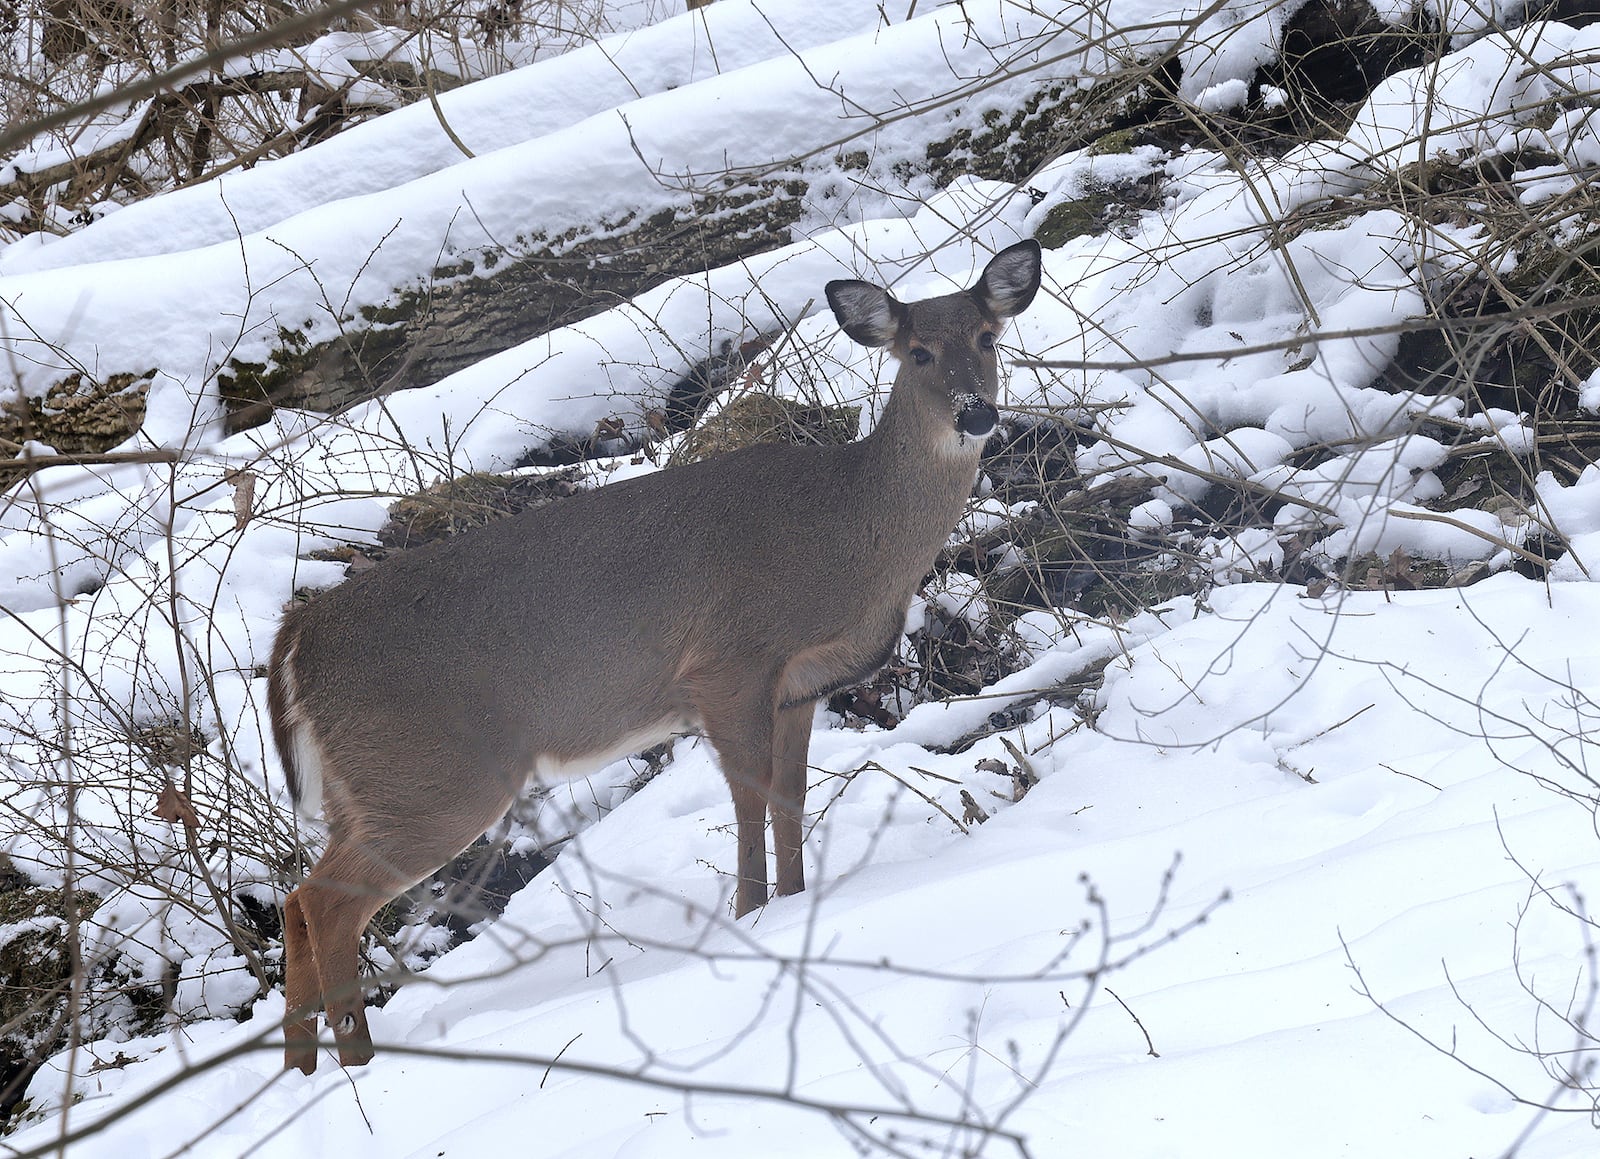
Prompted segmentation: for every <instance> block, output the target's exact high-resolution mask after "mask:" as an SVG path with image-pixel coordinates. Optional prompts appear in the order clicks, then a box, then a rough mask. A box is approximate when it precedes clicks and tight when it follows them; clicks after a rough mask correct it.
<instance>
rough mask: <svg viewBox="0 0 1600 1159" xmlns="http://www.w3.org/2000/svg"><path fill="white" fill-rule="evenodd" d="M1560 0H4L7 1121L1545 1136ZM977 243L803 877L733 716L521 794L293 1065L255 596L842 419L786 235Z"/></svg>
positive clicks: (846, 384) (1596, 518)
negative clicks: (919, 484) (330, 1046)
mask: <svg viewBox="0 0 1600 1159" xmlns="http://www.w3.org/2000/svg"><path fill="white" fill-rule="evenodd" d="M1591 7H1592V6H1591V5H1589V4H1587V3H1581V2H1577V0H1550V2H1544V3H1524V2H1522V0H1473V2H1462V3H1455V2H1454V0H1417V2H1413V0H1384V2H1377V0H1372V2H1369V0H1214V2H1212V3H1210V4H1208V5H1205V6H1203V7H1201V8H1199V9H1198V10H1197V9H1196V8H1195V7H1194V6H1188V7H1185V6H1182V5H1177V4H1174V3H1171V2H1170V0H1093V2H1091V3H1088V4H1054V3H1010V2H1005V0H965V2H963V3H950V4H941V3H925V2H922V0H907V3H905V4H901V5H898V6H894V7H893V10H891V9H890V8H888V7H885V6H883V5H881V4H879V3H876V2H866V0H838V2H835V3H828V4H813V3H804V2H802V0H755V2H749V0H716V2H715V3H710V4H706V5H703V6H700V5H697V6H696V7H695V8H694V9H693V10H687V11H686V10H685V9H684V5H683V4H682V3H681V0H680V2H670V0H609V2H608V0H565V2H562V0H551V2H541V0H464V2H463V0H450V2H444V0H418V2H416V3H399V2H396V0H384V2H382V3H373V2H370V0H368V2H359V3H352V2H348V0H346V2H340V3H336V4H333V5H330V6H325V7H318V6H312V5H309V4H303V3H301V2H300V0H291V2H290V3H280V2H276V0H275V2H273V3H263V2H260V0H235V2H233V3H224V2H223V0H206V2H205V3H195V4H176V3H169V4H162V5H157V6H152V7H148V8H139V7H135V6H130V5H120V4H111V3H101V2H100V0H49V2H42V0H19V2H18V3H17V4H15V5H13V6H12V8H11V9H10V10H8V12H3V13H0V34H3V36H4V37H5V38H6V43H7V46H8V50H9V52H10V57H9V61H10V63H9V65H8V68H7V70H5V71H4V73H3V75H0V101H3V102H4V108H5V120H4V127H3V129H0V352H3V354H4V357H5V362H4V378H3V379H0V487H3V488H4V499H3V502H0V692H3V696H0V762H3V769H0V1114H3V1115H4V1116H5V1117H4V1120H3V1121H4V1127H3V1128H0V1130H3V1131H4V1132H5V1133H4V1134H0V1153H4V1154H16V1155H36V1154H38V1155H42V1154H46V1153H69V1154H71V1155H73V1156H75V1157H76V1156H78V1155H80V1154H81V1155H84V1156H92V1155H101V1154H103V1155H106V1156H119V1157H120V1156H126V1155H129V1154H151V1155H158V1154H159V1155H166V1154H179V1153H188V1154H201V1155H219V1156H223V1155H244V1154H253V1155H277V1154H280V1153H281V1154H286V1155H287V1154H303V1153H306V1152H307V1151H308V1150H310V1151H315V1152H317V1153H321V1152H331V1151H335V1150H338V1149H343V1150H344V1151H346V1152H349V1153H352V1154H361V1155H366V1154H371V1155H385V1156H388V1155H418V1156H421V1155H440V1154H463V1155H465V1154H473V1155H478V1154H485V1153H492V1152H491V1148H493V1149H496V1150H503V1149H504V1148H506V1147H507V1146H514V1147H515V1148H517V1149H518V1150H520V1151H523V1152H526V1153H528V1154H530V1155H540V1156H575V1157H576V1156H585V1157H586V1156H602V1155H604V1156H611V1155H617V1156H623V1155H649V1156H652V1157H660V1156H665V1157H672V1156H678V1155H689V1154H694V1155H696V1156H705V1155H727V1156H740V1157H747V1156H750V1155H762V1156H769V1155H770V1156H783V1155H795V1156H807V1157H812V1156H822V1155H829V1156H831V1155H840V1156H845V1155H854V1154H874V1155H877V1154H883V1155H902V1156H904V1155H915V1156H933V1155H941V1156H945V1155H962V1156H978V1155H983V1156H996V1157H998V1156H1041V1157H1042V1156H1047V1155H1077V1154H1082V1155H1116V1156H1119V1157H1139V1156H1156V1155H1172V1154H1178V1155H1183V1156H1185V1157H1192V1159H1208V1157H1211V1156H1216V1157H1218V1159H1220V1157H1222V1156H1228V1157H1229V1159H1238V1157H1241V1156H1261V1157H1267V1156H1274V1157H1276V1156H1280V1155H1283V1154H1285V1153H1288V1152H1289V1151H1290V1150H1291V1149H1292V1150H1293V1152H1294V1153H1295V1154H1296V1155H1299V1156H1303V1157H1306V1159H1315V1157H1320V1156H1329V1157H1332V1156H1345V1155H1351V1154H1359V1155H1370V1156H1385V1155H1404V1156H1406V1157H1407V1159H1428V1157H1431V1156H1438V1157H1440V1159H1445V1157H1447V1156H1448V1157H1452V1159H1455V1157H1459V1156H1462V1155H1476V1156H1491V1155H1513V1154H1515V1155H1520V1156H1528V1157H1543V1159H1575V1157H1577V1156H1579V1155H1585V1156H1587V1155H1589V1154H1591V1153H1592V1151H1593V1148H1594V1147H1595V1144H1596V1141H1597V1136H1596V1132H1595V1120H1594V1116H1593V1110H1594V1106H1595V1099H1596V1097H1597V1095H1600V1074H1597V1071H1596V1066H1597V1060H1600V1032H1597V1023H1596V1018H1597V1017H1600V1015H1597V1013H1596V1005H1595V1004H1596V998H1597V995H1600V989H1597V987H1600V974H1597V967H1600V962H1597V960H1596V949H1595V946H1596V944H1597V940H1600V925H1597V919H1596V918H1595V916H1594V915H1593V914H1592V913H1591V911H1590V909H1589V908H1588V903H1587V901H1586V898H1587V897H1588V896H1590V895H1592V894H1593V892H1594V891H1595V889H1596V888H1597V887H1600V838H1597V832H1600V826H1597V821H1600V780H1597V777H1596V774H1595V772H1594V767H1593V764H1592V760H1591V754H1592V750H1591V749H1590V748H1589V745H1590V742H1591V737H1592V736H1593V735H1594V730H1595V728H1596V727H1600V725H1597V710H1596V704H1595V701H1596V699H1597V698H1600V696H1597V693H1596V692H1595V691H1591V690H1594V689H1596V688H1597V687H1600V638H1597V636H1596V633H1595V632H1594V631H1593V630H1592V627H1591V625H1593V624H1594V623H1595V622H1596V621H1597V618H1600V586H1597V584H1596V580H1597V579H1600V574H1597V572H1596V568H1597V566H1600V470H1597V468H1596V466H1595V459H1596V456H1597V451H1600V272H1597V252H1600V251H1597V242H1600V232H1597V231H1600V226H1597V222H1600V194H1597V193H1596V188H1597V186H1596V180H1595V178H1596V175H1597V172H1600V14H1595V13H1591V11H1590V9H1591ZM1023 238H1035V239H1037V240H1038V241H1039V242H1040V243H1041V245H1042V246H1043V247H1044V285H1043V288H1042V289H1041V291H1040V293H1039V295H1038V298H1037V300H1036V301H1035V302H1034V303H1033V304H1032V306H1031V307H1030V308H1029V309H1028V310H1027V311H1026V312H1025V313H1023V314H1022V315H1021V316H1020V317H1018V318H1016V319H1015V320H1013V321H1012V322H1011V323H1010V324H1009V325H1008V327H1007V329H1006V330H1005V333H1004V335H1003V337H1002V339H1001V342H1000V346H1001V351H1002V356H1003V366H1004V368H1003V384H1002V393H1001V398H1000V424H999V426H998V427H997V428H996V429H995V431H994V433H993V434H992V435H991V436H990V437H989V441H988V443H987V445H986V446H985V449H984V457H983V460H982V467H981V469H980V472H979V476H978V480H977V485H976V487H975V488H974V491H973V494H972V496H971V498H970V501H969V502H968V504H967V508H966V511H965V514H964V515H963V516H962V518H961V521H960V523H959V525H958V526H957V527H956V528H955V530H954V533H953V534H952V535H951V537H950V539H949V540H948V542H947V543H946V544H945V546H944V547H943V548H942V549H941V550H940V551H939V553H938V554H937V556H936V557H935V558H932V559H929V560H928V573H927V575H926V577H925V579H924V581H923V583H922V585H921V587H920V589H919V592H918V595H917V597H916V599H915V601H914V603H913V605H912V607H911V610H910V612H909V614H908V616H907V621H906V628H905V633H904V636H903V637H902V638H901V639H900V641H899V643H898V647H897V649H896V652H895V654H894V656H893V658H892V659H891V661H890V662H889V664H888V665H887V666H886V667H885V668H884V669H883V670H882V671H881V672H880V673H878V674H877V675H875V676H873V677H872V678H870V679H868V680H866V681H864V682H862V683H859V684H857V685H855V686H853V687H850V688H846V689H843V690H840V691H837V692H835V693H833V694H831V695H830V696H829V697H828V698H827V699H826V700H825V702H824V703H823V704H822V705H821V707H820V708H819V710H818V712H817V715H816V719H815V722H814V733H813V737H812V743H811V755H810V766H811V767H810V770H809V774H810V775H809V792H808V798H807V814H806V847H805V854H806V863H807V881H808V889H807V890H806V892H804V893H802V894H798V895H795V896H792V897H787V898H780V899H776V900H774V901H773V902H771V903H770V904H769V905H768V906H767V907H765V908H764V909H763V910H761V911H759V912H758V913H756V914H754V915H747V916H745V917H743V918H740V919H737V920H736V919H735V918H734V917H733V909H732V901H731V899H732V897H733V889H734V856H735V850H734V836H733V807H732V804H731V802H730V800H729V795H728V790H727V786H726V784H725V782H724V780H723V778H722V775H721V774H720V772H719V769H718V764H717V761H716V760H715V758H714V754H713V753H712V752H711V749H710V746H709V745H708V744H707V743H706V742H705V741H704V740H703V738H698V737H695V736H681V737H678V738H676V739H675V740H673V741H672V742H670V743H669V744H667V745H664V746H658V747H656V748H653V749H651V750H649V751H646V752H644V753H642V754H639V755H636V756H632V757H629V758H627V759H624V760H621V761H617V762H616V763H614V764H611V765H609V766H608V767H606V768H605V769H603V770H601V771H599V772H598V773H596V774H594V775H593V776H591V777H589V778H587V779H585V780H579V781H575V782H570V783H566V784H561V785H532V786H530V787H529V790H528V791H527V792H526V793H525V794H524V796H523V797H522V798H521V799H520V800H519V801H518V803H517V804H516V805H515V806H514V807H513V809H512V812H511V815H510V816H509V817H508V818H507V819H506V820H505V821H503V822H502V823H500V824H499V825H498V826H497V827H496V828H494V829H493V830H491V831H490V833H489V834H488V835H487V836H486V837H485V839H484V840H482V841H480V842H479V843H478V844H477V845H475V846H473V847H472V848H471V849H469V850H468V851H467V852H466V853H464V854H463V855H462V856H461V857H459V858H457V859H456V860H455V861H454V862H452V863H451V865H449V866H447V867H446V868H445V869H443V870H441V871H440V872H439V873H438V874H437V875H435V876H434V877H433V878H432V879H430V880H429V881H427V882H424V883H423V884H422V885H421V886H419V887H417V889H416V890H414V891H413V892H412V893H411V894H410V895H408V896H407V897H406V898H402V899H400V900H399V901H397V902H395V903H393V904H391V905H390V906H388V907H386V908H385V909H384V910H383V911H382V912H381V913H380V914H379V917H378V918H377V919H376V920H375V921H374V923H373V925H372V927H371V928H370V929H369V931H368V935H367V938H366V939H365V941H364V942H363V961H364V964H365V967H366V969H367V970H368V972H369V973H370V974H371V975H372V991H371V998H372V1001H373V1003H374V1004H375V1008H374V1009H373V1010H372V1011H370V1018H371V1021H372V1028H373V1034H374V1037H375V1039H376V1040H377V1045H378V1051H379V1053H378V1057H377V1059H376V1060H375V1061H374V1062H373V1063H372V1064H371V1065H369V1066H367V1067H365V1068H362V1069H351V1070H349V1071H344V1072H341V1071H340V1070H339V1069H338V1068H337V1067H334V1066H330V1065H326V1063H325V1065H324V1066H323V1068H322V1070H321V1071H320V1072H319V1073H318V1074H317V1075H316V1076H315V1077H306V1076H302V1075H301V1074H299V1073H298V1072H292V1073H290V1074H287V1075H285V1074H284V1073H283V1072H281V1071H280V1069H279V1068H280V1065H281V1057H282V1056H281V1051H282V1046H283V1034H282V1030H281V1026H280V1023H281V1020H282V1018H283V1016H284V1008H285V1006H284V997H283V978H284V962H283V959H284V946H283V918H282V905H283V900H284V898H285V896H286V895H287V893H288V891H289V890H291V889H292V888H294V886H295V885H296V884H297V883H298V882H299V880H300V879H301V877H302V876H303V874H304V873H305V871H306V870H307V868H308V867H309V866H310V865H311V864H312V863H313V862H314V861H315V860H316V857H317V855H318V853H319V851H320V850H321V848H322V847H323V844H324V842H325V840H326V833H325V831H324V830H323V828H322V826H321V825H320V824H318V823H316V822H314V821H312V822H307V821H305V820H303V819H297V818H296V816H295V815H294V812H293V810H292V808H291V807H290V803H289V795H288V790H287V787H286V784H285V780H284V770H283V768H282V767H281V765H280V762H279V759H278V756H277V754H276V752H275V750H274V748H273V746H272V744H271V742H270V740H269V739H268V729H267V722H266V665H267V661H268V657H269V653H270V649H271V644H272V640H273V636H274V633H275V631H276V628H277V624H278V621H279V618H280V616H281V615H282V613H283V611H284V610H285V608H287V607H289V606H292V605H293V604H294V603H296V602H298V601H305V600H312V599H315V598H316V597H317V594H318V593H319V592H322V591H324V590H326V589H329V588H331V587H333V586H334V585H336V584H339V583H341V582H343V581H344V580H345V579H347V578H348V577H350V576H353V575H356V574H359V573H362V572H366V571H369V570H371V569H373V568H382V567H384V566H386V564H387V563H388V561H391V560H393V559H394V558H396V557H398V556H400V555H402V554H403V553H405V552H407V551H411V550H414V549H415V548H417V547H418V546H420V545H422V544H425V543H429V542H432V541H435V540H440V539H448V538H452V537H455V536H460V535H467V534H471V533H472V529H473V528H475V527H477V526H479V525H481V524H485V523H488V522H492V521H496V520H500V519H503V518H506V517H508V516H511V515H514V514H515V513H517V512H519V511H523V510H527V509H529V508H531V507H539V506H543V505H547V504H556V503H563V502H565V501H567V500H568V499H569V498H570V497H571V496H573V495H575V494H579V493H583V492H586V491H590V490H593V489H596V488H601V487H605V486H608V485H610V484H612V483H615V482H618V481H621V480H624V479H629V478H634V477H638V476H641V475H646V474H652V473H656V472H671V471H674V470H678V469H680V468H681V467H682V466H683V465H684V464H686V463H689V462H692V461H695V460H699V459H703V458H706V457H708V456H711V455H716V454H720V453H724V452H726V451H728V450H730V449H733V448H737V447H741V446H745V445H748V444H750V443H754V442H764V441H787V442H799V443H841V442H846V441H849V440H853V439H856V438H860V437H862V436H864V435H866V434H868V433H870V432H871V431H872V430H873V429H874V428H875V426H876V424H877V423H878V421H879V420H880V418H881V417H882V414H883V405H884V400H885V399H886V397H887V386H888V384H889V382H890V381H891V380H892V379H893V377H894V374H895V370H896V367H895V365H894V362H893V360H892V359H888V358H885V357H884V356H883V355H882V354H881V353H880V352H876V351H869V350H866V349H864V348H863V347H861V346H858V345H856V344H854V343H852V342H851V341H850V340H849V339H848V338H847V337H845V336H844V335H843V334H841V333H840V332H839V327H838V325H837V324H836V322H835V320H834V318H833V317H832V315H831V314H830V312H829V309H828V306H827V302H826V300H825V298H824V293H823V286H824V285H825V284H826V283H827V282H828V281H830V280H832V279H838V278H862V279H867V280H870V281H872V282H875V283H877V284H880V285H884V286H887V287H889V288H890V289H891V290H892V292H893V293H894V294H895V295H896V296H898V297H899V298H901V299H902V300H906V301H910V300H914V299H918V298H923V297H927V296H930V295H935V294H941V293H946V292H949V291H951V290H953V289H957V288H959V287H961V286H966V285H969V284H971V282H972V280H973V278H974V277H975V276H976V274H977V272H978V271H980V270H982V269H983V268H984V265H985V263H986V262H987V261H988V260H989V258H990V257H991V256H992V255H993V254H994V253H996V252H998V251H1000V250H1002V249H1003V248H1004V247H1006V246H1008V245H1010V244H1012V243H1014V242H1016V241H1018V240H1020V239H1023ZM864 498H865V500H866V501H867V502H868V503H870V502H873V501H875V500H876V498H877V497H875V496H867V497H864ZM889 501H890V500H889V498H888V497H887V496H885V497H883V502H884V503H888V502H889ZM714 517H715V516H714V513H708V514H706V515H705V516H704V518H707V519H710V518H714ZM696 518H700V516H698V514H697V516H696ZM694 526H695V520H694V519H690V520H687V521H686V522H685V525H684V527H683V529H682V534H684V535H692V534H694ZM559 547H560V545H553V546H552V550H555V551H559ZM608 558H610V556H609V555H608ZM780 571H781V569H779V568H774V574H773V575H772V584H773V585H782V583H783V580H784V578H785V577H784V576H783V575H782V574H778V573H779V572H780ZM630 574H631V573H630ZM495 578H496V579H497V581H498V582H500V583H501V584H505V583H507V582H513V583H514V582H515V580H514V578H513V579H511V580H508V579H507V577H505V576H500V577H495ZM633 606H634V601H632V600H622V601H620V602H618V601H597V604H596V606H594V607H593V608H592V610H591V613H590V614H591V615H592V618H593V624H594V625H595V628H594V630H595V631H597V632H598V631H601V630H614V625H615V624H616V623H618V622H621V623H624V624H625V623H627V622H628V617H629V616H630V614H633ZM536 643H537V642H534V644H536ZM552 664H553V665H556V666H557V667H559V666H560V664H561V658H560V657H553V658H552ZM329 1057H330V1058H331V1057H332V1055H331V1053H330V1055H329Z"/></svg>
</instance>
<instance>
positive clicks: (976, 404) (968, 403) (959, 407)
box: [956, 394, 1000, 439]
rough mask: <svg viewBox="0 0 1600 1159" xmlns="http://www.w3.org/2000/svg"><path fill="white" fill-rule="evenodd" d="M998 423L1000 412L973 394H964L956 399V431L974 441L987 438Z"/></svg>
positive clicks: (985, 400)
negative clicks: (970, 437)
mask: <svg viewBox="0 0 1600 1159" xmlns="http://www.w3.org/2000/svg"><path fill="white" fill-rule="evenodd" d="M999 422H1000V412H999V411H997V410H995V409H994V403H992V402H989V401H988V400H987V399H984V398H980V397H979V396H978V395H975V394H964V395H961V396H960V397H959V398H957V399H956V430H958V431H960V432H961V433H962V434H964V435H970V436H972V437H973V438H975V439H981V438H987V437H988V435H989V432H990V431H992V430H994V428H995V426H996V424H998V423H999Z"/></svg>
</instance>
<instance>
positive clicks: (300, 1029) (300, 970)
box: [283, 836, 427, 1074]
mask: <svg viewBox="0 0 1600 1159" xmlns="http://www.w3.org/2000/svg"><path fill="white" fill-rule="evenodd" d="M422 872H423V873H426V872H427V870H426V869H424V870H423V871H422ZM410 884H411V883H410V882H409V881H404V880H400V879H398V878H397V876H396V874H395V873H394V872H392V871H391V870H390V869H389V868H387V867H385V866H384V865H382V864H380V863H378V862H377V861H376V860H375V859H373V858H370V857H367V856H365V855H364V854H363V853H362V851H361V849H360V848H359V847H358V846H357V845H355V844H354V843H352V842H350V841H349V840H348V839H346V838H341V837H338V836H335V837H334V838H333V839H332V840H330V841H329V843H328V850H327V852H326V853H324V854H323V856H322V860H321V861H319V862H317V865H316V868H314V869H313V870H312V871H311V874H310V876H308V877H307V878H306V879H305V881H303V882H301V883H300V888H299V889H297V890H295V891H294V892H293V893H291V894H290V895H289V899H288V901H286V902H285V903H284V907H283V910H284V922H285V929H284V949H285V957H286V958H287V972H288V978H287V983H286V986H285V989H286V991H287V998H288V1004H289V1021H288V1023H287V1024H286V1025H285V1027H284V1038H285V1041H286V1045H285V1048H284V1066H285V1067H296V1066H297V1067H299V1068H300V1069H301V1070H302V1071H304V1072H305V1073H306V1074H310V1073H311V1072H312V1071H314V1070H315V1069H316V1066H317V1055H316V1049H317V1044H316V1018H315V1011H316V1008H317V1006H319V1005H321V1006H324V1007H325V1008H326V1010H327V1019H328V1026H329V1027H330V1028H331V1029H332V1030H333V1036H334V1041H335V1042H337V1043H338V1046H339V1061H340V1062H341V1063H342V1064H343V1065H345V1066H361V1065H362V1064H364V1063H367V1062H370V1061H371V1060H372V1036H371V1033H370V1032H369V1031H368V1029H367V1013H366V1006H365V1002H364V1000H363V995H362V988H361V980H360V948H361V934H362V931H363V930H365V929H366V927H367V923H368V922H369V921H371V920H372V915H373V914H375V913H377V912H378V910H379V909H380V908H381V907H382V906H383V904H384V903H385V902H387V901H389V900H390V899H391V898H393V897H395V896H396V895H397V894H399V893H400V891H401V890H403V889H404V888H405V887H406V886H408V885H410Z"/></svg>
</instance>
